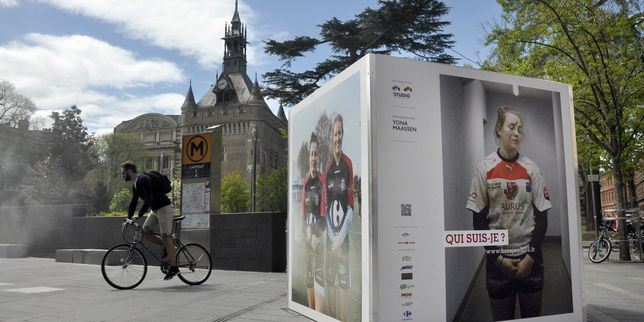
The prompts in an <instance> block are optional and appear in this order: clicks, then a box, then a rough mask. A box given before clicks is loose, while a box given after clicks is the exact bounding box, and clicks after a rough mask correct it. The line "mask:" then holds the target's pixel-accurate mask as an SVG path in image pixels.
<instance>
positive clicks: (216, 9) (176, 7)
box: [40, 0, 261, 68]
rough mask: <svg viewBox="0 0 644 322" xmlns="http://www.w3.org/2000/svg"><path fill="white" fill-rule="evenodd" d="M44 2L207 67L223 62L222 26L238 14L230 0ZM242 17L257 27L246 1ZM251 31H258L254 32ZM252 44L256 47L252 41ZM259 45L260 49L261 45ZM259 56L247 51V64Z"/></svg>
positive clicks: (240, 5)
mask: <svg viewBox="0 0 644 322" xmlns="http://www.w3.org/2000/svg"><path fill="white" fill-rule="evenodd" d="M40 1H42V2H44V3H48V4H50V5H52V6H55V7H58V8H61V9H63V10H66V11H69V12H72V13H75V14H81V15H85V16H88V17H92V18H96V19H100V20H103V21H106V22H109V23H112V24H115V25H117V26H118V27H119V28H120V31H121V32H123V33H124V34H125V35H126V36H128V37H131V38H133V39H140V40H144V41H147V42H149V43H151V44H153V45H155V46H158V47H161V48H165V49H171V50H178V51H179V52H180V53H181V54H182V55H185V56H191V57H195V58H196V59H197V60H198V61H199V63H200V64H201V65H202V66H204V67H207V68H213V67H216V65H217V64H219V63H221V60H222V57H223V42H222V41H221V38H222V37H223V36H224V25H225V24H226V23H229V22H230V20H231V18H232V15H233V12H234V10H235V8H234V6H235V4H234V2H233V1H232V0H227V1H212V0H190V1H185V0H165V1H158V0H130V1H122V0H96V1H89V0H40ZM239 14H240V17H241V19H242V22H243V23H244V24H247V25H249V26H252V25H253V21H254V18H255V14H254V12H253V11H252V9H251V8H250V7H248V6H246V5H245V4H244V3H243V2H242V3H240V4H239ZM249 29H251V30H255V29H254V27H249ZM252 36H253V35H252V34H251V35H249V37H251V38H252ZM250 41H251V42H253V39H250ZM258 45H259V46H260V47H261V44H258ZM258 54H261V50H258V48H256V47H249V48H248V59H249V63H254V62H255V59H256V56H257V55H258Z"/></svg>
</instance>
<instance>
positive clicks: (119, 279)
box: [101, 216, 212, 290]
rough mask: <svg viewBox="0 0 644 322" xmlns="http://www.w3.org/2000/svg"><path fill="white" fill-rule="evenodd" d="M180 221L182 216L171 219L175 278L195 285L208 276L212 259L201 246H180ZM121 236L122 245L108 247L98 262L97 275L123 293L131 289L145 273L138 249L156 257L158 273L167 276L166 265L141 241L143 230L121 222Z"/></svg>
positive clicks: (141, 255) (192, 244)
mask: <svg viewBox="0 0 644 322" xmlns="http://www.w3.org/2000/svg"><path fill="white" fill-rule="evenodd" d="M183 219H185V216H181V217H176V218H173V219H172V220H173V225H174V228H173V231H172V241H173V243H174V245H175V247H177V258H176V259H177V266H178V267H179V274H178V276H179V278H180V279H181V280H182V281H183V282H184V283H186V284H189V285H199V284H202V283H204V282H205V281H206V280H208V278H209V277H210V273H211V270H212V260H211V258H210V254H209V253H208V251H207V250H206V249H205V248H204V247H203V246H201V245H199V244H196V243H188V244H183V243H182V242H181V240H179V238H178V237H177V233H178V230H179V229H180V228H178V227H179V226H180V225H178V222H179V221H181V220H183ZM122 235H123V239H124V240H125V242H126V243H125V244H119V245H116V246H114V247H112V248H110V249H109V250H108V251H107V253H105V256H103V261H102V262H101V273H102V274H103V278H104V279H105V281H106V282H107V283H108V284H110V285H111V286H112V287H114V288H117V289H120V290H124V289H133V288H135V287H137V286H138V285H139V284H141V282H143V279H144V278H145V276H146V274H147V271H148V262H147V260H146V258H145V256H143V252H142V251H141V249H144V250H146V251H147V252H148V253H149V254H151V255H152V257H154V258H156V259H157V260H158V261H159V263H160V265H159V267H160V268H161V272H162V273H163V274H167V272H168V269H169V268H170V264H169V263H168V262H167V261H166V260H164V259H162V258H161V257H159V256H157V255H156V254H155V252H153V251H151V250H150V249H148V248H147V246H145V244H144V243H143V242H142V240H143V228H142V227H141V226H139V225H138V224H137V223H136V220H132V219H126V220H125V222H124V223H123V228H122ZM137 246H138V247H137Z"/></svg>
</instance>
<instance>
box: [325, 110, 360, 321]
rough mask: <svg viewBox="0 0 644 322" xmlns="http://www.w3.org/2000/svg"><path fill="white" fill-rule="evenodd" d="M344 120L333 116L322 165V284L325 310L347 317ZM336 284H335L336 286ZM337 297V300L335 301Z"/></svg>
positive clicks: (348, 174) (348, 185)
mask: <svg viewBox="0 0 644 322" xmlns="http://www.w3.org/2000/svg"><path fill="white" fill-rule="evenodd" d="M343 139H344V124H343V120H342V116H341V115H340V114H338V115H336V116H335V118H334V119H333V137H332V141H331V143H332V151H333V158H331V161H330V162H329V165H328V166H327V168H326V172H325V173H326V200H327V202H326V211H327V217H326V223H327V236H328V239H327V257H326V288H327V294H328V296H329V297H328V303H329V313H330V315H331V316H332V317H335V318H337V319H338V320H341V321H346V320H347V312H348V309H349V302H348V301H349V299H348V297H347V294H348V291H349V288H350V287H351V275H350V272H351V271H350V269H349V236H348V234H349V227H350V226H351V221H352V218H353V191H354V188H353V165H352V164H351V159H349V157H348V156H347V155H346V154H344V153H343V152H342V140H343ZM338 286H339V287H338ZM336 300H337V302H336Z"/></svg>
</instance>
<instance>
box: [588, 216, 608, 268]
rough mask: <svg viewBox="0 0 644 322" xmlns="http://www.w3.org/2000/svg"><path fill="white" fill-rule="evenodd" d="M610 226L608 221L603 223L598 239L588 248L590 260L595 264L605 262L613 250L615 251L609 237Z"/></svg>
mask: <svg viewBox="0 0 644 322" xmlns="http://www.w3.org/2000/svg"><path fill="white" fill-rule="evenodd" d="M608 226H609V225H608V222H607V221H605V220H604V221H602V223H601V225H600V226H599V235H598V236H597V239H596V240H595V241H594V242H593V243H592V244H590V248H588V259H590V261H591V262H593V263H601V262H603V261H605V260H606V258H608V256H610V252H611V250H613V244H611V242H610V240H609V239H608V236H607V230H608Z"/></svg>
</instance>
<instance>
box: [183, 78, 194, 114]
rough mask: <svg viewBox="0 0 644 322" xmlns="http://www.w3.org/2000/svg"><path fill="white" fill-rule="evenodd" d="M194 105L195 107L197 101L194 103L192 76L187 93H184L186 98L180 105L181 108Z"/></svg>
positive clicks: (186, 108)
mask: <svg viewBox="0 0 644 322" xmlns="http://www.w3.org/2000/svg"><path fill="white" fill-rule="evenodd" d="M196 107H197V103H195V95H194V94H193V93H192V78H191V79H190V86H189V87H188V93H186V99H185V100H184V101H183V105H181V110H188V109H193V108H196Z"/></svg>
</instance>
